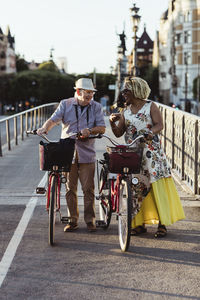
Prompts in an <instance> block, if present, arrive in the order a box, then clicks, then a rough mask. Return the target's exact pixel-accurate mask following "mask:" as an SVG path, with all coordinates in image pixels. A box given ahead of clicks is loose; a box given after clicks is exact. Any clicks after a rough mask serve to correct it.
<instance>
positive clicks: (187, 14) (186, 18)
mask: <svg viewBox="0 0 200 300" xmlns="http://www.w3.org/2000/svg"><path fill="white" fill-rule="evenodd" d="M191 21H192V13H191V11H186V12H185V13H184V22H191Z"/></svg>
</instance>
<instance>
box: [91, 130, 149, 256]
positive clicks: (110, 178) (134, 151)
mask: <svg viewBox="0 0 200 300" xmlns="http://www.w3.org/2000/svg"><path fill="white" fill-rule="evenodd" d="M102 136H103V137H106V138H107V139H109V140H110V141H111V143H112V144H113V145H114V147H107V152H106V153H104V159H103V160H100V161H99V162H98V163H99V164H101V170H100V172H99V168H97V177H98V181H99V195H98V196H97V200H99V215H100V220H98V221H97V222H96V223H97V226H101V227H103V228H104V229H107V228H108V227H109V224H110V221H111V217H112V214H115V215H116V219H117V220H118V234H119V243H120V247H121V250H122V251H123V252H124V251H127V250H128V247H129V244H130V237H131V221H132V217H133V213H134V210H135V209H136V207H134V205H135V203H137V201H134V197H136V193H134V190H135V187H136V186H137V185H138V183H139V179H138V177H137V176H136V175H135V174H139V173H140V167H141V161H142V154H143V147H142V144H141V143H139V145H138V146H137V147H132V146H133V145H134V144H135V143H136V141H138V140H140V139H141V138H143V137H144V136H138V137H137V138H136V139H135V140H134V141H132V143H131V144H124V145H120V144H118V143H117V142H116V141H114V140H113V139H111V138H110V137H108V136H106V135H102ZM99 173H100V175H99Z"/></svg>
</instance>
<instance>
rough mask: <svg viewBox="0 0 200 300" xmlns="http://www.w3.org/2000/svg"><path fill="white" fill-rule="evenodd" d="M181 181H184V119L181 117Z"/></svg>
mask: <svg viewBox="0 0 200 300" xmlns="http://www.w3.org/2000/svg"><path fill="white" fill-rule="evenodd" d="M181 132H182V147H181V179H182V180H184V179H185V164H184V162H185V117H184V115H183V116H182V128H181Z"/></svg>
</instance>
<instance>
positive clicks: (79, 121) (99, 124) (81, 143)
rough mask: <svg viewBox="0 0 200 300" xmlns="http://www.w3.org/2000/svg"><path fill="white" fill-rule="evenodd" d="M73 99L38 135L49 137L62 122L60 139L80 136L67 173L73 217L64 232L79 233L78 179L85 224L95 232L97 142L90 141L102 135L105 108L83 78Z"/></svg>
mask: <svg viewBox="0 0 200 300" xmlns="http://www.w3.org/2000/svg"><path fill="white" fill-rule="evenodd" d="M74 89H75V90H76V92H75V95H74V97H72V98H69V99H65V100H62V101H61V102H60V104H59V106H58V108H57V109H56V111H55V112H54V113H53V115H52V116H51V117H50V118H49V119H48V120H47V121H46V122H45V123H44V125H43V126H42V128H40V129H38V131H37V132H38V134H43V133H45V134H47V133H48V131H49V130H50V129H51V128H53V127H54V126H55V125H56V124H57V123H58V122H60V121H62V134H61V138H62V139H65V138H68V136H69V135H70V133H73V132H74V133H75V132H80V133H81V134H82V138H81V139H78V140H76V142H75V154H74V159H73V162H72V166H71V171H70V172H69V174H67V173H66V177H67V183H66V200H67V205H68V209H69V213H70V217H71V222H70V224H68V225H66V226H65V228H64V231H65V232H67V231H74V230H76V229H78V219H79V209H78V197H77V185H78V179H79V180H80V182H81V187H82V191H83V195H84V220H85V222H86V224H87V228H88V230H89V231H95V230H96V225H95V202H94V174H95V161H96V151H95V140H94V139H87V138H88V137H89V135H90V134H99V133H101V134H103V133H104V132H105V122H104V117H103V111H102V106H101V104H100V103H98V102H96V101H94V100H93V96H94V94H95V92H96V89H95V88H94V86H93V83H92V80H91V79H89V78H80V79H79V80H77V81H76V84H75V87H74Z"/></svg>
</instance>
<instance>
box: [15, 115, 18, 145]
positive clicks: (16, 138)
mask: <svg viewBox="0 0 200 300" xmlns="http://www.w3.org/2000/svg"><path fill="white" fill-rule="evenodd" d="M17 134H18V133H17V117H14V139H15V145H18V137H17Z"/></svg>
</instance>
